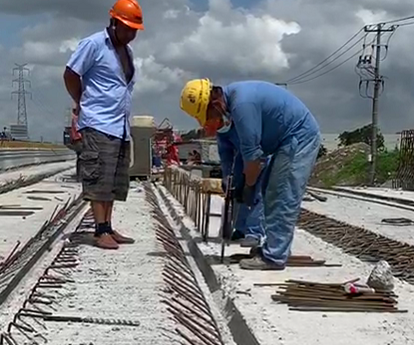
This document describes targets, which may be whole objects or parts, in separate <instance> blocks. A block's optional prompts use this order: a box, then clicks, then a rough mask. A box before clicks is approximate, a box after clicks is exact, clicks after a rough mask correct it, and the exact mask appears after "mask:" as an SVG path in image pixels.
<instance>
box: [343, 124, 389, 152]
mask: <svg viewBox="0 0 414 345" xmlns="http://www.w3.org/2000/svg"><path fill="white" fill-rule="evenodd" d="M338 139H339V144H338V146H339V147H343V146H349V145H352V144H357V143H365V144H367V145H369V146H371V143H372V125H371V124H369V125H366V126H364V127H361V128H357V129H355V130H354V131H351V132H348V131H345V132H342V133H341V134H339V136H338ZM377 149H378V150H379V151H383V150H384V149H385V146H384V136H383V135H382V133H381V131H380V130H378V132H377Z"/></svg>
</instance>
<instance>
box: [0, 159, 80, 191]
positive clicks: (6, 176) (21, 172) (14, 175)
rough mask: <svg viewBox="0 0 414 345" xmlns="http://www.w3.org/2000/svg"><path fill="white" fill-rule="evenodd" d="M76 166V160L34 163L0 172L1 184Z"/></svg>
mask: <svg viewBox="0 0 414 345" xmlns="http://www.w3.org/2000/svg"><path fill="white" fill-rule="evenodd" d="M74 166H75V162H74V161H68V162H60V163H48V164H41V165H33V166H29V167H25V168H20V169H17V170H12V171H6V172H2V173H0V186H1V185H3V184H6V183H8V182H11V181H15V180H18V179H19V178H21V177H22V178H27V177H33V176H36V175H43V174H46V173H50V172H53V171H56V172H57V171H59V170H62V169H70V168H73V167H74Z"/></svg>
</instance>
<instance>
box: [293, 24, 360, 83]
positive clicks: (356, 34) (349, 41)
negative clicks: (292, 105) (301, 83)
mask: <svg viewBox="0 0 414 345" xmlns="http://www.w3.org/2000/svg"><path fill="white" fill-rule="evenodd" d="M362 31H363V28H361V29H360V30H359V31H358V32H356V33H355V34H354V35H353V36H352V37H351V38H350V39H348V41H346V42H345V43H344V44H343V45H342V46H340V47H339V48H338V49H337V50H335V51H334V52H333V53H332V54H331V55H329V56H328V57H326V58H325V59H324V60H322V61H321V62H319V63H318V64H317V65H315V66H314V67H312V68H310V69H309V70H307V71H305V72H303V73H301V74H299V75H297V76H296V77H294V78H290V79H288V80H287V81H286V82H285V83H287V84H290V83H291V82H292V81H295V80H297V79H300V78H303V77H307V76H308V75H309V73H310V72H312V71H314V70H315V69H316V68H318V67H319V66H321V65H323V64H324V63H325V62H327V61H328V60H329V59H330V58H332V57H333V56H334V55H335V54H337V53H339V52H340V51H341V50H342V49H344V48H345V47H346V46H347V45H348V44H349V43H351V42H352V41H353V40H354V39H355V38H356V37H357V36H358V35H359V34H360V33H361V32H362ZM363 38H364V37H362V39H363ZM362 39H359V40H358V41H357V43H358V42H360V41H361V40H362ZM357 43H356V44H357ZM356 44H354V45H353V46H352V47H351V48H353V47H354V46H355V45H356ZM347 51H349V49H348V50H347ZM347 51H345V53H346V52H347ZM343 54H344V53H342V54H341V55H340V56H342V55H343ZM340 56H339V57H340ZM339 57H336V58H335V59H334V60H332V61H330V62H329V63H328V64H326V65H325V66H323V67H326V66H328V65H329V64H331V63H332V62H334V61H335V60H337V59H338V58H339ZM311 74H313V73H311Z"/></svg>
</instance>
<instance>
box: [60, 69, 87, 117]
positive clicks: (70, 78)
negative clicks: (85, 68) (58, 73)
mask: <svg viewBox="0 0 414 345" xmlns="http://www.w3.org/2000/svg"><path fill="white" fill-rule="evenodd" d="M63 79H64V81H65V86H66V90H67V91H68V93H69V95H70V97H72V99H73V101H74V102H75V111H74V112H75V115H78V114H76V113H77V112H78V111H77V110H79V109H76V107H77V106H78V105H79V103H80V99H81V96H82V81H81V77H80V76H79V75H78V74H76V73H75V72H73V71H72V70H71V69H70V68H69V67H66V70H65V73H64V74H63Z"/></svg>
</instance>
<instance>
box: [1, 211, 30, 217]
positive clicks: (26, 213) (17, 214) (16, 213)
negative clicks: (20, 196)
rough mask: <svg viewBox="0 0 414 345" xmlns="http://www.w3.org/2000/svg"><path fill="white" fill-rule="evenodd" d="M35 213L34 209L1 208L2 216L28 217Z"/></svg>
mask: <svg viewBox="0 0 414 345" xmlns="http://www.w3.org/2000/svg"><path fill="white" fill-rule="evenodd" d="M32 214H34V211H21V210H16V211H13V210H9V211H8V210H4V211H3V210H0V217H1V216H3V217H28V216H31V215H32Z"/></svg>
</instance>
